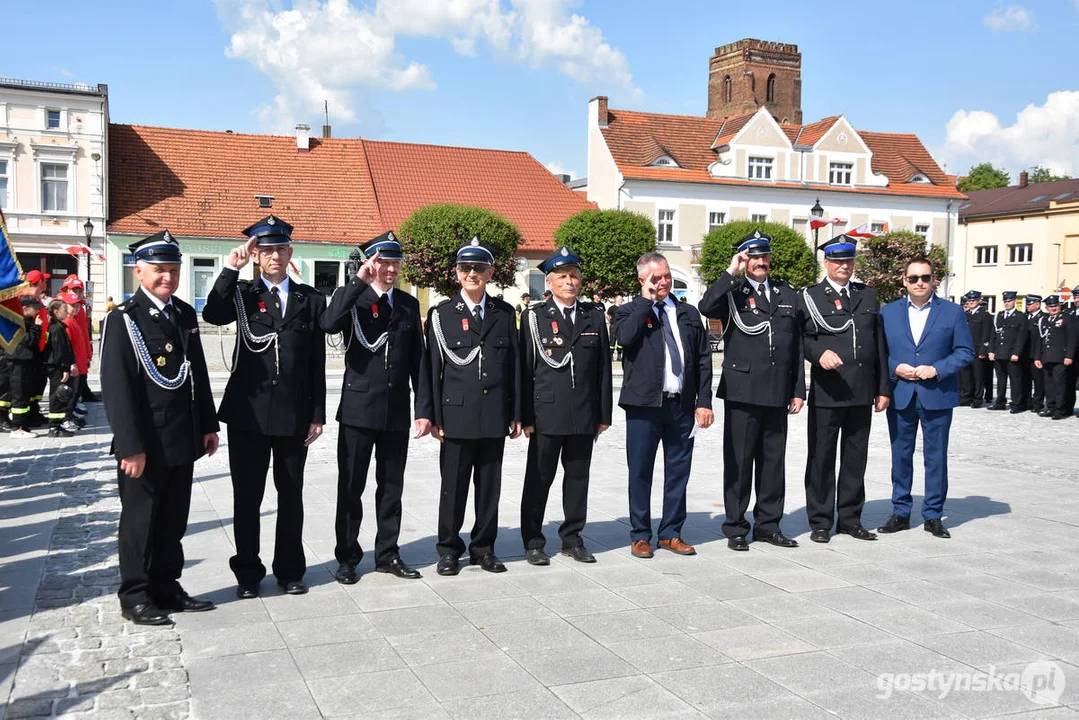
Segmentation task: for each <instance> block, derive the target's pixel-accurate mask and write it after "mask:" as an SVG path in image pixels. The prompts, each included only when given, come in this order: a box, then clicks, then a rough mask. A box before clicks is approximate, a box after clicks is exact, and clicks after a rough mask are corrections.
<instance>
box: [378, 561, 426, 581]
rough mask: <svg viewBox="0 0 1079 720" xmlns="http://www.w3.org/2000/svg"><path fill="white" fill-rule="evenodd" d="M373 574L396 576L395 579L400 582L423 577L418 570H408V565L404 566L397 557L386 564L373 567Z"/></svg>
mask: <svg viewBox="0 0 1079 720" xmlns="http://www.w3.org/2000/svg"><path fill="white" fill-rule="evenodd" d="M375 572H381V573H389V574H390V575H396V576H397V577H399V578H401V579H402V580H419V579H420V578H421V577H423V576H422V575H420V571H419V570H413V569H412V568H410V567H409V566H408V565H406V564H405V561H404V560H402V559H401V558H399V557H395V558H394V559H393V560H390V561H389V562H388V563H384V564H382V565H376V566H375Z"/></svg>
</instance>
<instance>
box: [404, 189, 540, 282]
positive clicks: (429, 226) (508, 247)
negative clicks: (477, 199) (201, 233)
mask: <svg viewBox="0 0 1079 720" xmlns="http://www.w3.org/2000/svg"><path fill="white" fill-rule="evenodd" d="M397 234H398V235H399V236H400V240H401V247H402V249H404V251H405V262H404V266H403V267H402V268H401V274H402V276H403V277H404V279H405V280H406V281H408V282H410V283H412V284H414V285H417V286H419V287H429V288H434V289H435V290H436V291H437V292H439V293H441V294H442V295H446V296H450V295H453V294H454V293H456V292H457V291H458V290H459V289H460V287H461V286H460V285H459V284H458V283H457V273H456V269H455V268H456V265H457V260H456V253H457V248H459V247H460V246H461V245H462V244H463V243H466V242H468V241H469V240H471V239H472V238H473V237H474V236H476V235H478V236H479V237H480V239H481V240H483V241H484V242H485V243H487V244H489V245H491V246H492V247H494V248H495V249H496V257H495V264H494V270H495V272H494V277H493V279H492V280H491V282H492V283H493V284H495V285H497V286H499V287H510V286H511V285H513V284H514V283H515V282H516V273H517V246H518V245H520V243H521V232H520V230H518V229H517V226H516V225H514V224H513V223H511V222H510V221H509V220H506V219H505V218H504V217H502V216H501V215H498V214H497V213H493V212H491V211H490V210H485V209H483V208H479V207H472V206H470V205H450V204H444V205H428V206H427V207H422V208H420V209H419V210H417V211H416V212H414V213H412V214H411V215H410V216H409V217H408V219H406V220H405V221H404V222H403V223H401V226H400V227H399V228H398V229H397Z"/></svg>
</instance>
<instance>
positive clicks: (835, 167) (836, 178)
mask: <svg viewBox="0 0 1079 720" xmlns="http://www.w3.org/2000/svg"><path fill="white" fill-rule="evenodd" d="M853 172H854V165H852V164H851V163H829V164H828V183H829V184H830V185H850V184H851V175H852V174H853Z"/></svg>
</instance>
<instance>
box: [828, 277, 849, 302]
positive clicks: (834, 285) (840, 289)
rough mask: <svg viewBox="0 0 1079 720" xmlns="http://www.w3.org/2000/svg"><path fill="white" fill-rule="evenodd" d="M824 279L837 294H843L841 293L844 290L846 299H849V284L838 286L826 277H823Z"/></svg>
mask: <svg viewBox="0 0 1079 720" xmlns="http://www.w3.org/2000/svg"><path fill="white" fill-rule="evenodd" d="M824 279H825V280H827V281H828V284H829V285H831V286H832V289H833V290H835V291H836V292H837V293H839V294H840V295H842V294H843V293H842V291H843V290H846V291H847V297H850V282H847V284H846V285H840V284H838V283H836V281H835V280H833V279H832V278H830V277H828V276H827V275H825V276H824Z"/></svg>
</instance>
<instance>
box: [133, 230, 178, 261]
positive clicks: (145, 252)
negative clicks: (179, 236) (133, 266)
mask: <svg viewBox="0 0 1079 720" xmlns="http://www.w3.org/2000/svg"><path fill="white" fill-rule="evenodd" d="M127 249H128V250H129V251H130V252H131V254H132V255H134V256H135V262H148V263H178V262H181V258H182V257H183V256H184V254H183V253H182V252H180V243H178V242H176V238H175V237H173V235H172V233H170V232H169V231H168V230H162V231H161V232H159V233H154V234H153V235H151V236H150V237H147V238H143V239H142V240H139V241H138V242H133V243H131V244H130V245H128V246H127Z"/></svg>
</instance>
